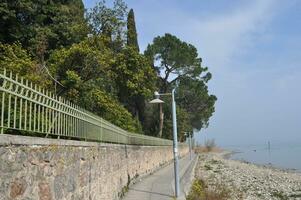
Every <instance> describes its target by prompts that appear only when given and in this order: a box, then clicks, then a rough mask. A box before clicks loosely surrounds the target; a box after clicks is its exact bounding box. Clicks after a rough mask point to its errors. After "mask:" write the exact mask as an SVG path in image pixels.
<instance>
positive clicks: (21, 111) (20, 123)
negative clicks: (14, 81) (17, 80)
mask: <svg viewBox="0 0 301 200" xmlns="http://www.w3.org/2000/svg"><path fill="white" fill-rule="evenodd" d="M23 80H24V79H23V77H21V84H22V85H23ZM23 90H24V89H23V87H21V90H20V93H19V94H20V95H21V96H22V95H23ZM22 113H23V99H22V98H20V110H19V129H20V130H22Z"/></svg>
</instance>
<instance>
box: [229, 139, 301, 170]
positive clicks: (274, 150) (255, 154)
mask: <svg viewBox="0 0 301 200" xmlns="http://www.w3.org/2000/svg"><path fill="white" fill-rule="evenodd" d="M226 148H227V149H230V150H233V151H235V152H239V153H235V154H233V156H232V157H231V158H232V159H235V160H244V161H249V162H251V163H256V164H265V165H266V164H272V165H273V166H274V167H278V168H284V169H296V170H297V171H298V172H301V144H272V143H270V148H269V145H268V143H267V144H265V145H249V146H228V147H226Z"/></svg>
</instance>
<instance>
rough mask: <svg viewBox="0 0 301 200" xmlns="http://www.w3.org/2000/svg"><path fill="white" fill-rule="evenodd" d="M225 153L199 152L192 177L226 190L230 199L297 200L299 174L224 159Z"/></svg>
mask: <svg viewBox="0 0 301 200" xmlns="http://www.w3.org/2000/svg"><path fill="white" fill-rule="evenodd" d="M224 155H225V153H206V154H200V155H199V156H200V157H199V162H198V164H197V167H196V177H197V178H201V179H202V180H204V182H205V183H206V184H207V185H208V187H209V189H213V190H221V189H226V190H227V191H228V192H229V193H230V194H231V195H230V196H231V199H233V200H234V199H244V200H259V199H268V200H271V199H300V200H301V174H300V173H297V172H292V171H288V170H281V169H275V168H271V167H267V166H259V165H255V164H250V163H245V162H242V161H236V160H229V159H225V157H224Z"/></svg>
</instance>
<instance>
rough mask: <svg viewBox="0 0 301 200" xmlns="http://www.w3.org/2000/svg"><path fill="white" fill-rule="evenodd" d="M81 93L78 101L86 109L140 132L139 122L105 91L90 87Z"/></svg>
mask: <svg viewBox="0 0 301 200" xmlns="http://www.w3.org/2000/svg"><path fill="white" fill-rule="evenodd" d="M83 94H84V95H82V97H81V99H80V102H79V103H80V104H81V105H85V107H86V109H88V110H90V111H92V112H93V113H96V114H97V115H99V116H101V117H103V118H104V119H106V120H108V121H110V122H111V123H113V124H115V125H117V126H119V127H121V128H123V129H125V130H128V131H130V132H133V133H142V127H141V125H140V123H139V122H138V121H137V120H135V119H133V118H132V115H131V114H130V113H129V112H128V111H127V110H126V109H125V108H124V107H123V106H121V105H120V104H119V102H118V101H117V100H115V99H114V98H112V97H110V96H109V95H108V94H107V93H106V92H104V91H101V90H99V89H92V90H89V91H85V92H84V93H83Z"/></svg>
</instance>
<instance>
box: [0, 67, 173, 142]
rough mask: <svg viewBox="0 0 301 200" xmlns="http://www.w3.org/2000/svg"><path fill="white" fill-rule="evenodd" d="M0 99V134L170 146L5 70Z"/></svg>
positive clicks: (1, 71)
mask: <svg viewBox="0 0 301 200" xmlns="http://www.w3.org/2000/svg"><path fill="white" fill-rule="evenodd" d="M0 98H1V99H0V101H1V107H0V109H1V113H0V114H1V116H0V117H1V124H0V131H1V134H3V133H4V132H5V131H7V130H19V131H24V132H34V133H40V134H41V135H44V136H48V135H54V136H57V137H58V138H59V137H64V138H77V139H85V140H91V141H101V142H111V143H121V144H137V145H156V146H159V145H162V146H163V145H172V141H171V140H166V139H161V138H156V137H150V136H145V135H139V134H134V133H129V132H127V131H125V130H123V129H121V128H119V127H117V126H115V125H113V124H111V123H109V122H108V121H106V120H104V119H102V118H100V117H98V116H96V115H94V114H92V113H90V112H88V111H86V110H84V109H82V108H80V107H79V106H77V105H74V104H73V103H71V102H70V101H68V100H66V99H64V98H62V97H58V96H56V95H54V94H53V93H51V92H49V91H47V90H45V89H42V88H41V87H39V86H37V85H35V84H32V83H30V82H29V81H28V80H24V79H23V78H22V77H19V76H18V75H14V74H13V73H12V72H7V71H6V70H5V69H4V70H0Z"/></svg>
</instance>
